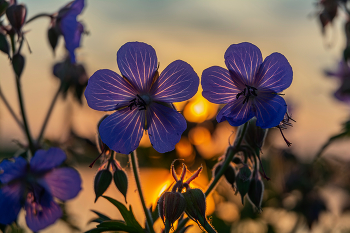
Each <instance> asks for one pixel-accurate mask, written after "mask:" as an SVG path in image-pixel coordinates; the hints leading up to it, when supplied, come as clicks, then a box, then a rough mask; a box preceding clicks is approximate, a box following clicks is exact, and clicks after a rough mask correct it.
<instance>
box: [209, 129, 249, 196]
mask: <svg viewBox="0 0 350 233" xmlns="http://www.w3.org/2000/svg"><path fill="white" fill-rule="evenodd" d="M247 125H248V122H246V123H244V125H243V130H242V134H241V135H237V136H239V139H238V141H237V144H236V145H235V146H234V147H231V149H230V148H229V149H228V150H227V152H226V156H225V161H224V162H223V163H222V165H221V169H220V170H219V172H218V174H217V175H215V177H214V180H213V181H212V182H211V183H210V185H209V187H208V189H207V191H205V196H208V195H209V194H210V192H211V191H212V190H213V188H214V187H215V185H216V184H217V183H218V181H219V180H220V178H221V176H222V175H223V174H224V172H225V171H226V169H227V168H228V166H229V165H230V162H231V161H232V159H233V156H234V155H235V154H236V153H237V152H239V147H240V145H241V143H242V140H243V137H244V134H245V131H246V129H247Z"/></svg>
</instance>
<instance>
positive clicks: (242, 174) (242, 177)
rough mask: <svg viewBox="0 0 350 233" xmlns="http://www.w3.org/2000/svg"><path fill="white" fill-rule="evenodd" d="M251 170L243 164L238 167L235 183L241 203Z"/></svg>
mask: <svg viewBox="0 0 350 233" xmlns="http://www.w3.org/2000/svg"><path fill="white" fill-rule="evenodd" d="M251 174H252V172H251V171H250V169H249V167H248V166H243V167H242V168H241V169H239V172H238V174H237V177H236V185H237V190H238V192H239V194H240V195H241V199H242V204H243V203H244V196H245V195H246V194H247V192H248V190H249V186H250V176H251Z"/></svg>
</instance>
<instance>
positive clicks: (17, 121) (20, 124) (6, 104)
mask: <svg viewBox="0 0 350 233" xmlns="http://www.w3.org/2000/svg"><path fill="white" fill-rule="evenodd" d="M0 99H2V101H3V102H4V104H5V106H6V108H7V109H8V110H9V112H10V114H11V116H12V117H13V119H14V120H15V121H16V123H17V124H18V126H19V127H20V128H21V129H22V130H24V126H23V124H22V122H21V121H20V120H19V119H18V117H17V115H16V113H15V112H14V111H13V109H12V107H11V105H10V103H9V102H8V101H7V99H6V97H5V95H4V94H3V93H2V91H1V87H0Z"/></svg>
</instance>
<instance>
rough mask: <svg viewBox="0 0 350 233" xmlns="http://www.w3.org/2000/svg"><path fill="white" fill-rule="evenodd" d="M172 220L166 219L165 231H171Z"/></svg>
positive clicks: (166, 232)
mask: <svg viewBox="0 0 350 233" xmlns="http://www.w3.org/2000/svg"><path fill="white" fill-rule="evenodd" d="M170 228H171V227H170V222H169V220H168V219H166V220H165V229H164V233H169V232H170Z"/></svg>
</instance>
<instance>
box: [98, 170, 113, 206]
mask: <svg viewBox="0 0 350 233" xmlns="http://www.w3.org/2000/svg"><path fill="white" fill-rule="evenodd" d="M111 182H112V173H111V172H110V171H109V170H108V169H107V170H100V171H99V172H97V174H96V176H95V181H94V190H95V194H96V198H95V202H96V201H97V199H98V198H99V197H100V196H102V195H103V193H104V192H105V191H106V190H107V188H108V187H109V185H110V184H111Z"/></svg>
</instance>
